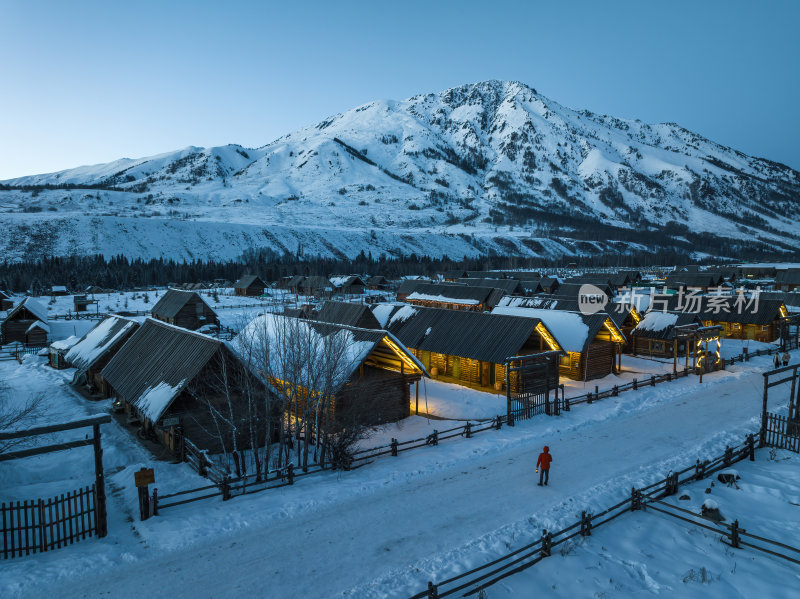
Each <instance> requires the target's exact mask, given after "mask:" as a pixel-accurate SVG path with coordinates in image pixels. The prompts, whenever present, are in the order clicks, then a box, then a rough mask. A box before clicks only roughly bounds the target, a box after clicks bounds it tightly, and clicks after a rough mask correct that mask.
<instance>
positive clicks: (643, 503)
mask: <svg viewBox="0 0 800 599" xmlns="http://www.w3.org/2000/svg"><path fill="white" fill-rule="evenodd" d="M755 445H756V442H755V438H754V435H752V434H751V435H748V436H747V439H746V440H745V442H744V443H742V444H741V445H738V446H736V447H730V446H728V447H726V448H725V451H724V453H723V454H722V455H720V456H717V457H716V458H714V459H713V460H703V461H701V460H699V459H698V460H696V461H695V463H694V464H692V465H690V466H687V467H686V468H684V469H682V470H679V471H677V472H670V473H669V474H667V476H666V477H664V478H663V479H661V480H659V481H657V482H655V483H652V484H650V485H648V486H646V487H642V488H640V489H636V488H634V489H631V493H630V496H628V497H626V498H625V499H624V500H622V501H620V502H619V503H616V504H615V505H612V506H610V507H608V508H606V509H605V510H603V511H602V512H600V513H598V514H589V513H587V512H585V511H584V512H582V513H581V518H580V519H579V520H577V521H575V522H573V523H572V524H570V525H569V526H567V527H565V528H563V529H561V530H559V531H557V532H552V531H548V530H543V531H542V535H541V537H539V538H538V539H537V540H535V541H533V542H531V543H528V544H527V545H525V546H523V547H520V548H518V549H515V550H514V551H511V552H509V553H507V554H505V555H503V556H502V557H499V558H497V559H494V560H492V561H490V562H487V563H485V564H483V565H482V566H479V567H477V568H473V569H471V570H468V571H466V572H462V573H461V574H458V575H456V576H453V577H451V578H448V579H446V580H442V581H440V582H436V583H434V582H433V581H429V582H428V587H427V588H426V589H425V590H424V591H422V592H420V593H417V594H416V595H413V596H412V597H411V598H410V599H425V598H429V599H439V598H441V597H448V596H450V595H454V594H456V593H458V594H460V595H462V596H464V597H468V596H472V595H476V594H478V593H480V592H481V591H482V590H484V589H485V588H487V587H489V586H491V585H493V584H495V583H497V582H499V581H501V580H503V579H505V578H508V577H509V576H512V575H514V574H517V573H519V572H521V571H523V570H525V569H527V568H530V567H531V566H533V565H535V564H537V563H539V562H540V561H542V560H544V559H547V558H548V557H550V556H551V555H552V551H553V548H555V547H557V546H558V545H561V544H562V543H566V542H567V541H569V540H570V539H573V538H575V537H578V536H581V537H588V536H591V534H592V530H593V529H595V528H597V527H598V526H602V525H603V524H607V523H608V522H611V521H612V520H614V519H616V518H618V517H619V516H621V515H623V514H625V513H627V512H630V511H637V510H646V509H651V508H652V509H654V510H656V511H660V512H666V510H665V509H663V505H669V504H665V503H664V502H662V501H661V499H662V498H664V497H668V496H671V495H675V494H677V493H678V489H679V488H680V486H681V485H684V484H688V483H691V482H693V481H698V480H702V479H704V478H707V477H708V476H710V475H712V474H714V473H716V472H718V471H720V470H724V469H726V468H728V467H730V466H731V465H733V464H734V463H736V462H739V461H741V460H744V459H750V460H751V461H753V460H755ZM654 504H655V505H658V506H659V507H660V508H661V509H658V508H656V507H655V505H654ZM671 507H674V506H671ZM676 509H681V508H676ZM689 513H690V514H692V516H694V517H695V519H698V520H703V521H705V522H708V521H707V520H705V519H703V518H702V517H700V516H698V515H697V514H694V513H693V512H689ZM679 516H680V515H678V516H676V517H679ZM680 519H683V518H680ZM693 523H696V524H698V525H701V524H700V523H697V522H693ZM726 526H727V528H728V530H729V536H730V537H731V539H732V542H731V545H732V546H733V547H740V546H744V547H751V548H754V549H757V550H760V551H763V552H765V553H770V554H772V555H776V556H778V557H781V558H783V559H786V560H789V561H792V562H795V563H800V561H798V559H797V557H800V549H797V548H795V547H792V546H790V545H786V544H784V543H780V542H778V541H775V540H772V539H766V538H764V537H761V536H757V535H755V534H752V533H748V534H747V536H749V537H750V538H753V539H756V540H759V541H760V542H762V543H764V544H766V545H768V547H760V546H756V545H753V544H750V543H746V542H743V541H741V536H743V535H742V529H741V528H739V526H738V522H734V524H733V525H726ZM704 527H706V528H710V527H708V526H704ZM713 530H714V531H715V532H719V529H716V528H715V529H713ZM777 549H782V550H783V553H781V552H780V551H777Z"/></svg>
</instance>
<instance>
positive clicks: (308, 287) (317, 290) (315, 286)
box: [300, 276, 333, 296]
mask: <svg viewBox="0 0 800 599" xmlns="http://www.w3.org/2000/svg"><path fill="white" fill-rule="evenodd" d="M332 290H333V286H332V285H331V282H330V281H329V280H328V278H327V277H320V276H311V277H305V278H304V279H303V282H302V283H301V284H300V292H301V293H303V294H305V295H316V296H322V295H326V294H327V295H329V294H330V292H331V291H332Z"/></svg>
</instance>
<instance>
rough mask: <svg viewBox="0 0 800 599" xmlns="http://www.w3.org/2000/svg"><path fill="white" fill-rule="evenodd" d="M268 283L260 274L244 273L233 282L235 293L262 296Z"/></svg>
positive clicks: (245, 295)
mask: <svg viewBox="0 0 800 599" xmlns="http://www.w3.org/2000/svg"><path fill="white" fill-rule="evenodd" d="M266 288H267V284H266V283H265V282H264V281H262V280H261V277H259V276H258V275H244V276H242V278H240V279H239V280H238V281H236V282H235V283H234V284H233V294H234V295H239V296H243V297H260V296H262V295H264V289H266Z"/></svg>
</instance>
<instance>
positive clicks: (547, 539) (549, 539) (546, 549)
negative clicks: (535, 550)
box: [542, 529, 553, 557]
mask: <svg viewBox="0 0 800 599" xmlns="http://www.w3.org/2000/svg"><path fill="white" fill-rule="evenodd" d="M552 547H553V535H551V534H550V533H549V532H547V529H544V530H543V531H542V557H550V552H551V550H552Z"/></svg>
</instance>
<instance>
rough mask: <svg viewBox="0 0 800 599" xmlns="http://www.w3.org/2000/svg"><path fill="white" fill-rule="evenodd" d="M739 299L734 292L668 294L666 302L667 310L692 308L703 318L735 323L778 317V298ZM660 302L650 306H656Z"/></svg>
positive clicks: (757, 322)
mask: <svg viewBox="0 0 800 599" xmlns="http://www.w3.org/2000/svg"><path fill="white" fill-rule="evenodd" d="M748 301H749V300H742V299H739V296H738V295H716V296H715V295H702V296H697V297H696V298H694V299H693V298H687V297H686V296H684V297H683V298H681V297H680V296H679V295H673V296H670V297H669V299H668V302H667V308H668V309H669V310H674V311H681V312H693V313H696V314H697V316H699V317H700V320H702V321H704V322H706V321H711V322H731V323H738V324H755V325H769V324H773V323H774V322H775V321H776V320H778V319H779V318H780V317H781V314H780V312H781V307H783V306H784V303H783V301H782V300H779V299H769V298H764V297H763V296H759V298H758V302H757V304H756V301H755V300H753V302H752V304H748ZM661 307H662V306H661V305H658V303H657V305H656V306H651V308H652V309H654V310H656V309H658V308H661Z"/></svg>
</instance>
